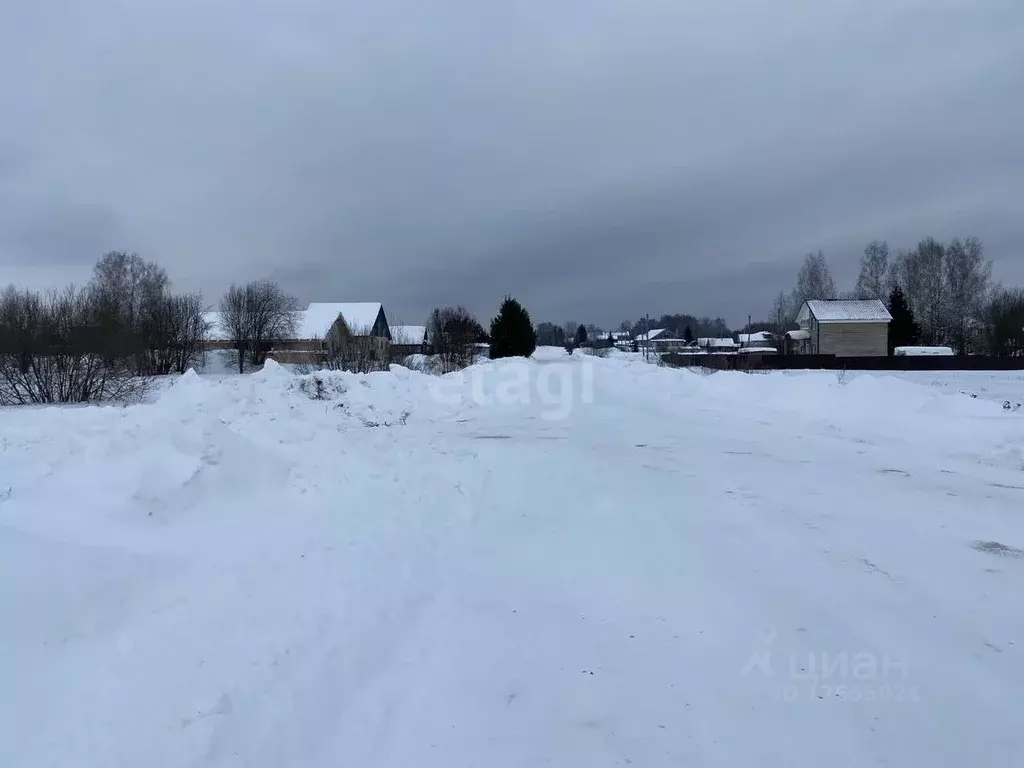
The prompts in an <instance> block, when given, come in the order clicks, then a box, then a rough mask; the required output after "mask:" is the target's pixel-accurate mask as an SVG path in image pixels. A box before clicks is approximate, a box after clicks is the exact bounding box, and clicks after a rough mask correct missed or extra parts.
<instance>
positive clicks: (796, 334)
mask: <svg viewBox="0 0 1024 768" xmlns="http://www.w3.org/2000/svg"><path fill="white" fill-rule="evenodd" d="M786 335H787V336H789V338H791V339H792V340H793V341H807V340H808V339H809V338H811V332H810V331H786Z"/></svg>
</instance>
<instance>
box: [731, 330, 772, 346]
mask: <svg viewBox="0 0 1024 768" xmlns="http://www.w3.org/2000/svg"><path fill="white" fill-rule="evenodd" d="M739 338H740V344H763V343H765V342H768V341H771V340H772V334H771V332H770V331H754V332H753V333H741V334H740V335H739Z"/></svg>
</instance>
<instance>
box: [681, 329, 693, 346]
mask: <svg viewBox="0 0 1024 768" xmlns="http://www.w3.org/2000/svg"><path fill="white" fill-rule="evenodd" d="M683 341H685V342H686V343H687V344H692V343H693V331H692V330H691V328H690V326H686V330H685V331H683Z"/></svg>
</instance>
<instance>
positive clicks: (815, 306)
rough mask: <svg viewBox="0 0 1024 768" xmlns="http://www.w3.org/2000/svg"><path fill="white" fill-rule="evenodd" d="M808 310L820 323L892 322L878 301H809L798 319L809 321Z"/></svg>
mask: <svg viewBox="0 0 1024 768" xmlns="http://www.w3.org/2000/svg"><path fill="white" fill-rule="evenodd" d="M807 310H810V313H811V314H812V315H814V319H815V320H817V321H818V322H819V323H887V322H889V321H890V320H892V315H890V314H889V310H887V309H886V308H885V304H883V303H882V302H881V301H879V300H878V299H854V300H847V299H840V300H838V301H824V300H821V299H808V300H807V302H806V303H805V304H804V306H803V307H802V308H801V309H800V317H798V318H797V319H798V320H801V319H807Z"/></svg>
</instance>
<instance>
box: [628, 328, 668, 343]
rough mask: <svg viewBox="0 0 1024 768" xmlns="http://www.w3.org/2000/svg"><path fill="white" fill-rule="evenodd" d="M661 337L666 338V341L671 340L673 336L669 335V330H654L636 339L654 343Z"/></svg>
mask: <svg viewBox="0 0 1024 768" xmlns="http://www.w3.org/2000/svg"><path fill="white" fill-rule="evenodd" d="M666 334H667V335H666ZM661 336H665V338H666V339H667V338H669V336H671V334H669V332H668V328H652V329H651V330H650V331H648V332H647V333H641V334H639V335H637V337H636V338H637V339H638V340H639V341H654V340H655V339H657V338H659V337H661Z"/></svg>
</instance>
